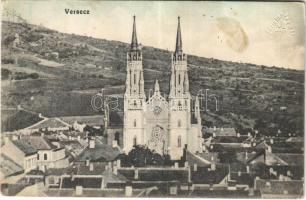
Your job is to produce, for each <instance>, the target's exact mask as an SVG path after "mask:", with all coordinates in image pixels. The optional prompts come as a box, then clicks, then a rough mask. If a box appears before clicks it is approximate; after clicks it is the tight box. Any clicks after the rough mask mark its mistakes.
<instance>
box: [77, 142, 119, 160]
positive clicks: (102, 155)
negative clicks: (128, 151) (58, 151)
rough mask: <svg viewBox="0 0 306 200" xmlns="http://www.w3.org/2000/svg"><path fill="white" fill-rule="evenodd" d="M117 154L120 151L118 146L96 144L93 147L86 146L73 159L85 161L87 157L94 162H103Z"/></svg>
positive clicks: (112, 158)
mask: <svg viewBox="0 0 306 200" xmlns="http://www.w3.org/2000/svg"><path fill="white" fill-rule="evenodd" d="M119 154H120V151H119V149H118V148H112V147H111V146H109V145H106V144H96V146H95V148H89V147H87V148H86V149H84V151H83V152H82V153H81V154H80V155H79V156H77V158H76V159H75V160H76V161H80V162H85V161H86V160H87V159H89V160H90V161H94V162H97V161H101V162H105V161H112V160H114V159H115V158H116V157H117V156H118V155H119Z"/></svg>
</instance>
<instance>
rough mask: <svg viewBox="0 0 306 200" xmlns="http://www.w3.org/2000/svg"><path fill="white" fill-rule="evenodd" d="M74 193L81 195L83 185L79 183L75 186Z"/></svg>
mask: <svg viewBox="0 0 306 200" xmlns="http://www.w3.org/2000/svg"><path fill="white" fill-rule="evenodd" d="M75 194H76V195H77V196H81V195H83V187H82V186H80V185H77V186H75Z"/></svg>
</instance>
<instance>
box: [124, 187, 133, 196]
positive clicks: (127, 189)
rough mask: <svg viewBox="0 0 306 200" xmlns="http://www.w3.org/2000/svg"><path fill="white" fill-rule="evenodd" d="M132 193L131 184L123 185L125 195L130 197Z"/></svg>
mask: <svg viewBox="0 0 306 200" xmlns="http://www.w3.org/2000/svg"><path fill="white" fill-rule="evenodd" d="M132 194H133V187H132V186H125V196H126V197H131V196H132Z"/></svg>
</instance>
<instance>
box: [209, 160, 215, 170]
mask: <svg viewBox="0 0 306 200" xmlns="http://www.w3.org/2000/svg"><path fill="white" fill-rule="evenodd" d="M210 170H211V171H215V170H216V163H214V162H212V163H211V164H210Z"/></svg>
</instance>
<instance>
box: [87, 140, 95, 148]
mask: <svg viewBox="0 0 306 200" xmlns="http://www.w3.org/2000/svg"><path fill="white" fill-rule="evenodd" d="M95 144H96V142H95V140H92V139H91V140H89V148H90V149H94V148H95Z"/></svg>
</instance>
